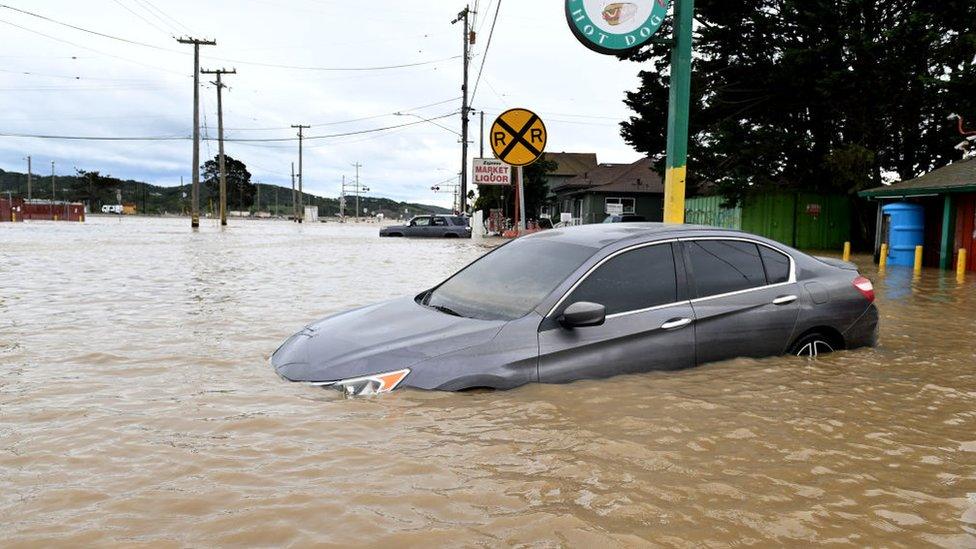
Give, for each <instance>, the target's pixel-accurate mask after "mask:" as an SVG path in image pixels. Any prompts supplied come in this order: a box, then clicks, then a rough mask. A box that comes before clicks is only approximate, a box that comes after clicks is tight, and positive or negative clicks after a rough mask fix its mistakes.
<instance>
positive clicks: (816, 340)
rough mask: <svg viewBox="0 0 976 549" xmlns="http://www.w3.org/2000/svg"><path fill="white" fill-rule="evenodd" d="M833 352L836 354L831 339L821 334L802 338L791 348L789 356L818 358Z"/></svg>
mask: <svg viewBox="0 0 976 549" xmlns="http://www.w3.org/2000/svg"><path fill="white" fill-rule="evenodd" d="M832 352H834V344H833V343H832V342H831V341H830V338H828V337H826V336H823V335H821V334H808V335H805V336H803V337H801V338H800V339H799V340H798V341H797V342H796V343H794V344H793V346H792V347H790V351H789V354H791V355H795V356H803V357H807V358H816V357H818V356H820V355H824V354H827V353H832Z"/></svg>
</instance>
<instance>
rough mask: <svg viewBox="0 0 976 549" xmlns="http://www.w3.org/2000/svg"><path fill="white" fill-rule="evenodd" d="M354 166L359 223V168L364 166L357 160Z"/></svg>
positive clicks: (357, 220) (357, 218)
mask: <svg viewBox="0 0 976 549" xmlns="http://www.w3.org/2000/svg"><path fill="white" fill-rule="evenodd" d="M353 167H355V168H356V223H359V168H362V167H363V165H362V164H360V163H359V162H356V163H355V164H353Z"/></svg>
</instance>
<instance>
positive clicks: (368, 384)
mask: <svg viewBox="0 0 976 549" xmlns="http://www.w3.org/2000/svg"><path fill="white" fill-rule="evenodd" d="M409 373H410V369H409V368H404V369H403V370H397V371H395V372H387V373H385V374H376V375H371V376H363V377H355V378H352V379H343V380H342V381H337V382H335V383H334V384H333V385H332V387H334V388H336V389H338V390H339V391H341V392H342V393H343V394H344V395H346V396H365V395H378V394H380V393H389V392H390V391H392V390H393V389H396V388H397V386H398V385H400V382H401V381H403V380H404V379H406V377H407V375H408V374H409Z"/></svg>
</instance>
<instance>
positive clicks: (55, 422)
mask: <svg viewBox="0 0 976 549" xmlns="http://www.w3.org/2000/svg"><path fill="white" fill-rule="evenodd" d="M376 235H377V226H375V225H359V226H356V225H347V226H338V225H335V224H314V225H311V224H310V225H306V226H297V225H294V224H291V223H287V222H271V221H269V222H257V221H252V222H248V221H243V222H242V221H236V220H233V221H232V226H231V227H230V228H229V229H228V230H226V231H220V230H219V229H218V228H217V227H215V226H213V225H212V222H211V221H204V222H203V227H202V228H201V230H200V231H199V232H198V233H191V232H190V230H189V222H188V221H187V220H183V219H173V220H148V219H131V218H126V219H122V220H119V219H116V218H92V219H89V220H88V222H87V223H85V224H81V223H77V224H67V223H45V222H35V223H26V224H9V223H8V224H4V225H0V545H3V546H13V547H16V546H36V545H52V544H56V545H73V546H87V545H152V546H154V547H165V546H185V545H194V546H209V545H262V546H267V545H275V546H277V545H292V546H305V545H309V544H315V543H324V544H335V545H350V544H380V545H397V546H421V547H432V546H471V545H487V546H498V545H509V544H528V545H543V546H560V545H565V546H578V547H607V546H627V547H629V546H644V545H660V546H672V547H701V546H709V547H716V546H727V545H730V544H737V545H755V546H769V545H780V546H802V545H810V544H815V543H816V544H821V543H823V544H826V543H831V544H837V545H852V546H865V545H871V546H892V547H898V546H901V547H920V546H944V547H976V275H972V276H970V277H969V279H968V280H967V281H966V282H965V283H963V284H959V283H957V282H956V280H955V275H954V274H943V273H941V272H939V271H935V270H932V271H926V272H925V273H923V275H922V276H921V278H920V279H917V280H913V278H912V275H911V272H910V270H908V271H906V270H901V269H890V270H889V273H888V274H887V275H886V276H878V274H877V272H876V269H875V268H874V267H873V266H872V265H871V262H870V258H868V257H866V256H865V257H857V258H856V260H857V261H858V262H859V264H860V265H861V267H862V270H863V272H864V273H865V274H867V275H868V276H870V277H871V278H872V279H873V280H874V281H875V284H876V287H877V289H878V303H879V306H880V309H881V315H882V323H883V324H882V329H881V345H880V347H878V348H877V349H869V350H857V351H850V352H840V353H836V354H834V355H830V356H827V357H822V358H820V359H819V360H817V361H815V362H810V361H807V360H803V359H796V358H786V357H778V358H770V359H764V360H733V361H729V362H724V363H720V364H712V365H708V366H704V367H701V368H697V369H692V370H688V371H683V372H677V373H652V374H646V375H637V376H628V377H620V378H615V379H610V380H604V381H587V382H580V383H573V384H570V385H561V386H544V385H530V386H526V387H523V388H520V389H517V390H513V391H508V392H495V393H465V394H451V393H436V392H421V391H415V390H403V391H398V392H395V393H392V394H389V395H385V396H382V397H380V398H365V399H352V400H344V399H341V398H339V396H338V393H335V392H334V391H328V390H323V389H319V388H315V387H310V386H305V385H301V384H294V383H288V382H284V381H282V380H281V379H279V378H278V377H276V376H275V374H274V373H273V372H272V370H271V369H270V368H269V366H268V358H269V356H270V355H271V353H272V352H273V351H274V350H275V348H276V347H277V346H278V345H279V344H280V343H281V342H282V340H284V339H285V338H286V337H287V336H288V335H290V334H291V333H293V332H294V331H296V330H298V329H300V328H301V327H302V326H303V324H305V323H306V322H309V321H311V320H313V319H316V318H319V317H322V316H324V315H327V314H329V313H333V312H337V311H340V310H343V309H347V308H351V307H355V306H359V305H363V304H367V303H372V302H376V301H379V300H383V299H386V298H390V297H395V296H400V295H405V294H415V293H419V292H420V291H421V290H423V289H426V288H427V287H429V286H432V285H433V284H434V283H435V282H438V281H440V280H441V279H442V278H444V277H445V276H447V275H448V274H450V273H451V272H452V271H454V270H456V269H457V268H459V267H461V266H462V265H464V264H466V263H467V262H469V261H471V260H473V259H474V258H476V257H478V256H479V255H481V254H482V253H484V252H485V251H487V249H488V248H487V246H486V245H484V244H478V243H477V241H475V242H463V241H410V240H404V239H391V240H380V239H379V238H378V237H377V236H376Z"/></svg>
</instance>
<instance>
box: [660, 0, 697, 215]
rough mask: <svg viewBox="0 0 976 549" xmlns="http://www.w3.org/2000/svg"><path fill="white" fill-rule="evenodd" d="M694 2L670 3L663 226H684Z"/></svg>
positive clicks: (677, 0)
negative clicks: (671, 35)
mask: <svg viewBox="0 0 976 549" xmlns="http://www.w3.org/2000/svg"><path fill="white" fill-rule="evenodd" d="M694 12H695V0H675V2H674V21H675V26H674V47H673V49H672V51H671V90H670V100H669V105H668V150H667V163H666V164H665V175H664V222H665V223H684V222H685V178H686V176H687V164H688V111H689V104H690V102H691V45H692V44H691V43H692V32H693V29H692V22H693V21H694Z"/></svg>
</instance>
